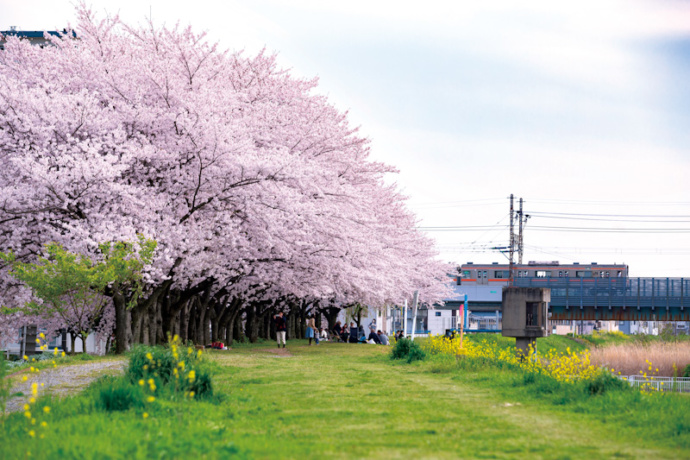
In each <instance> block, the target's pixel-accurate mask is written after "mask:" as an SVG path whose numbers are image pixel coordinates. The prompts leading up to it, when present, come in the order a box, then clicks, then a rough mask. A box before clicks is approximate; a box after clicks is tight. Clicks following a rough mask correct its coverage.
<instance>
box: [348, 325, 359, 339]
mask: <svg viewBox="0 0 690 460" xmlns="http://www.w3.org/2000/svg"><path fill="white" fill-rule="evenodd" d="M348 341H349V342H350V343H357V342H358V335H357V326H355V323H350V337H349V340H348Z"/></svg>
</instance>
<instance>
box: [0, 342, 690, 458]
mask: <svg viewBox="0 0 690 460" xmlns="http://www.w3.org/2000/svg"><path fill="white" fill-rule="evenodd" d="M272 348H273V351H271V349H272ZM389 351H390V348H389V347H380V346H369V345H348V344H331V343H325V344H322V345H319V346H311V347H308V346H304V341H292V342H291V343H290V345H288V348H287V349H286V352H284V351H282V350H281V351H280V352H279V353H281V355H282V353H285V355H286V357H281V358H279V357H278V354H277V353H278V352H277V348H275V345H273V347H270V344H268V343H266V344H261V345H259V346H256V347H237V348H234V347H233V350H232V351H222V352H221V351H218V352H215V351H214V352H210V353H208V354H209V355H210V357H211V359H212V360H213V361H215V362H216V364H217V374H216V375H215V377H214V386H215V389H214V392H215V394H220V395H222V396H221V400H220V401H216V402H214V401H189V400H186V401H177V402H176V401H169V400H166V399H165V398H158V399H156V401H155V402H154V403H152V404H150V405H147V406H146V408H145V409H144V410H145V411H147V412H148V413H149V414H150V416H149V418H147V419H144V418H143V417H142V412H143V411H142V410H141V409H131V410H128V411H125V412H110V413H108V412H102V411H99V410H94V408H93V403H92V402H91V401H93V399H92V398H93V397H94V396H95V394H96V393H95V392H94V391H91V390H90V389H89V390H87V391H86V392H84V393H82V394H80V395H79V396H76V397H70V398H66V399H64V400H61V401H48V403H50V406H51V411H50V414H49V415H47V416H45V418H46V419H47V420H48V423H49V427H50V428H49V430H48V431H47V432H46V437H45V439H40V440H39V439H29V438H28V436H27V435H26V431H25V430H26V428H25V426H26V421H25V420H24V417H23V414H12V415H11V416H10V417H9V418H8V419H6V421H5V425H4V427H3V431H2V439H0V446H4V447H3V448H6V449H7V452H5V453H6V455H5V456H4V457H5V458H23V456H24V451H25V450H26V449H27V448H28V447H30V448H31V450H32V451H33V452H35V453H40V455H42V456H44V457H45V458H58V457H59V458H84V459H89V458H94V459H96V458H98V459H101V458H142V459H144V458H207V459H215V458H231V457H235V458H271V459H273V458H299V459H304V458H318V459H321V458H498V459H512V458H515V459H517V458H520V459H522V458H549V459H550V458H561V459H567V458H572V459H575V458H588V459H597V458H682V457H683V454H684V451H682V450H680V449H678V448H675V447H674V446H672V445H665V441H669V440H667V439H664V438H663V437H658V436H657V437H654V436H640V433H641V432H642V431H641V429H639V428H635V427H630V426H628V425H625V424H624V423H623V422H621V421H620V419H615V418H612V419H611V420H608V421H607V420H606V419H602V417H601V414H599V416H597V415H594V414H593V413H591V414H590V413H578V412H576V410H575V409H576V408H575V409H574V408H572V407H569V406H554V404H553V403H551V402H549V401H547V400H544V399H540V398H539V397H537V396H533V395H530V394H529V393H528V391H529V387H525V386H522V387H513V386H512V385H511V382H515V379H516V375H515V374H514V373H512V372H510V371H501V370H496V369H486V370H483V369H480V370H479V371H477V372H464V373H463V372H458V370H457V369H452V368H450V367H449V366H446V365H445V364H444V363H440V364H439V362H438V361H435V360H430V361H428V362H422V363H416V364H412V365H407V364H396V363H393V362H391V361H390V360H389V359H388V353H389ZM288 353H289V355H288ZM90 398H91V399H90ZM602 401H605V400H602ZM670 401H671V400H669V402H670ZM641 415H642V414H630V416H632V417H636V416H637V417H639V416H641ZM652 415H653V414H651V415H650V417H651V416H652ZM606 418H607V419H608V417H606ZM684 436H685V435H684ZM673 442H675V443H677V444H678V445H684V444H683V443H686V437H683V436H681V437H680V438H678V439H677V440H675V441H673ZM27 446H28V447H27ZM0 453H3V452H2V451H1V450H0ZM2 457H3V455H0V458H2Z"/></svg>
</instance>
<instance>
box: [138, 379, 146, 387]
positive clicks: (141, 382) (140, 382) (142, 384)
mask: <svg viewBox="0 0 690 460" xmlns="http://www.w3.org/2000/svg"><path fill="white" fill-rule="evenodd" d="M145 383H146V382H144V379H141V380H139V385H141V386H142V387H143V386H144V384H145Z"/></svg>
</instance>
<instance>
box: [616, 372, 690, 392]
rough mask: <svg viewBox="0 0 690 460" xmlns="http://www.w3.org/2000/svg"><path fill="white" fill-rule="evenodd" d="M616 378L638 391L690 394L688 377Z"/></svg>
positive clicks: (689, 379) (638, 376)
mask: <svg viewBox="0 0 690 460" xmlns="http://www.w3.org/2000/svg"><path fill="white" fill-rule="evenodd" d="M618 377H619V378H620V379H621V380H624V381H626V382H628V383H629V384H630V386H631V387H633V388H635V389H638V390H655V391H673V392H678V393H690V377H655V376H651V377H644V376H642V375H620V376H618Z"/></svg>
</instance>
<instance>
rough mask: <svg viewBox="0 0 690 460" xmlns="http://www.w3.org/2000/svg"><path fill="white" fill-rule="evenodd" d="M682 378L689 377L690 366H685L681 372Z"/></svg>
mask: <svg viewBox="0 0 690 460" xmlns="http://www.w3.org/2000/svg"><path fill="white" fill-rule="evenodd" d="M683 377H690V364H688V365H687V366H685V369H684V370H683Z"/></svg>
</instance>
